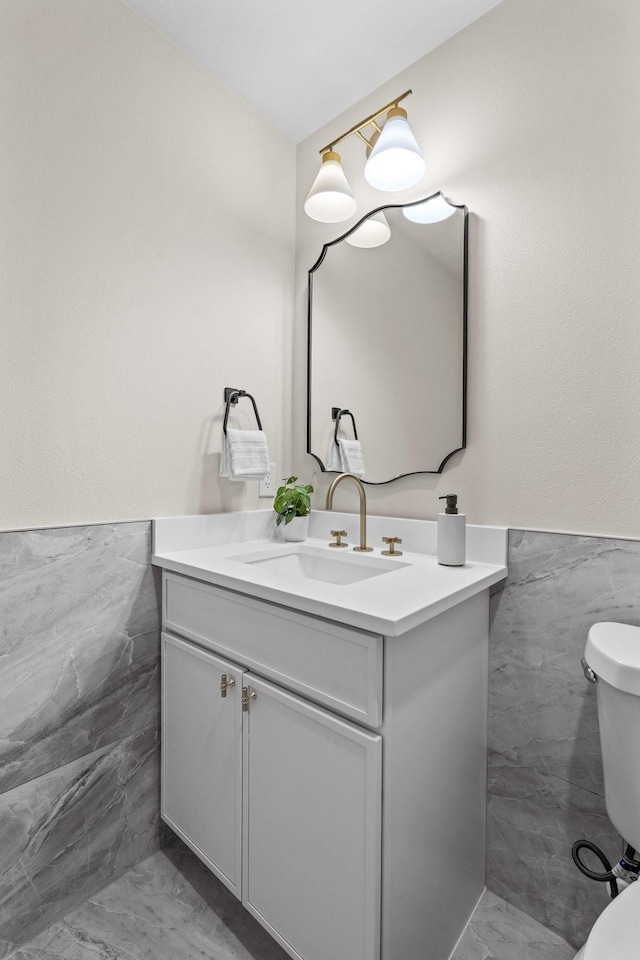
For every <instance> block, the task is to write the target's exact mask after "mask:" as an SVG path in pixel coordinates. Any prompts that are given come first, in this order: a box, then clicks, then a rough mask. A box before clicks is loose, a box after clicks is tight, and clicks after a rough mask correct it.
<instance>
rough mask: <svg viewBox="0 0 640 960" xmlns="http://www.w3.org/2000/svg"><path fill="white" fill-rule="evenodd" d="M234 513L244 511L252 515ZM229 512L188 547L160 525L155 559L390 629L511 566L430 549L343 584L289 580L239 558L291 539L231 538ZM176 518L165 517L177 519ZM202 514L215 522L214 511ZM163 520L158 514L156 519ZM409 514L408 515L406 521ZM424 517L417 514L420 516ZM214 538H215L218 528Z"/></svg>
mask: <svg viewBox="0 0 640 960" xmlns="http://www.w3.org/2000/svg"><path fill="white" fill-rule="evenodd" d="M237 516H238V517H241V518H242V517H244V518H246V516H247V515H246V514H238V515H237ZM221 517H225V515H221ZM229 517H230V515H226V519H223V520H221V525H222V527H224V530H225V537H224V539H225V540H227V542H224V543H220V542H218V543H213V544H212V545H205V546H203V545H202V544H200V545H197V546H194V547H193V548H191V549H189V548H185V538H184V537H182V538H177V539H176V538H174V539H173V545H174V546H175V545H177V544H179V545H180V549H170V547H171V546H172V543H171V537H167V536H163V535H160V534H159V533H158V531H157V530H156V535H155V537H154V543H155V546H154V553H153V556H152V562H153V563H154V564H156V565H157V566H160V567H162V568H164V569H165V570H170V571H172V572H174V573H179V574H183V575H185V576H188V577H194V578H195V579H197V580H203V581H205V582H207V583H212V584H215V585H217V586H220V587H226V588H228V589H230V590H235V591H237V592H239V593H244V594H247V595H249V596H252V597H257V598H258V599H261V600H267V601H270V602H271V603H277V604H280V605H282V606H286V607H289V608H292V609H294V610H300V611H303V612H304V613H309V614H313V615H314V616H319V617H324V618H325V619H328V620H335V621H337V622H339V623H344V624H348V625H350V626H353V627H359V628H360V629H363V630H369V631H371V632H374V633H382V634H384V635H386V636H399V635H401V634H403V633H405V632H406V631H407V630H410V629H412V628H413V627H415V626H417V625H418V624H420V623H424V622H425V621H426V620H429V619H431V618H432V617H435V616H437V615H438V614H440V613H443V612H444V611H445V610H448V609H449V608H451V607H452V606H454V605H455V604H457V603H460V602H461V601H462V600H466V599H467V598H468V597H472V596H474V594H477V593H479V592H480V591H481V590H486V589H487V588H489V587H491V586H492V585H494V584H496V583H499V582H500V581H501V580H503V579H504V578H505V577H506V575H507V568H506V566H504V565H502V564H495V563H482V562H478V561H476V560H473V561H469V562H467V563H466V564H465V565H464V566H463V567H443V566H440V565H439V564H438V562H437V560H436V558H435V557H433V556H428V555H425V554H424V553H411V552H408V551H405V552H404V553H403V555H402V557H401V558H399V559H398V569H397V570H392V571H390V572H387V573H384V574H381V575H380V576H375V577H371V578H369V579H366V580H361V581H358V582H356V583H349V584H340V585H338V584H334V583H326V582H323V581H319V580H312V579H302V578H301V579H299V580H297V581H296V582H295V585H292V583H291V581H290V579H289V578H288V577H286V576H283V574H282V572H280V571H278V570H274V569H271V567H270V565H266V566H261V565H259V564H251V563H243V562H241V559H242V557H243V556H247V555H250V554H254V553H258V552H260V551H264V550H265V549H269V550H273V551H276V553H278V552H282V553H285V552H286V551H288V550H289V549H290V548H291V546H292V544H289V543H285V542H283V541H282V540H281V539H279V538H276V537H275V536H266V537H265V536H261V537H258V538H254V539H250V540H249V539H243V538H242V537H238V540H237V541H235V542H234V541H233V540H232V539H230V538H229V533H230V530H229V523H230V521H229ZM176 519H177V518H172V519H170V520H168V521H166V523H168V524H170V523H175V520H176ZM185 519H188V520H193V519H194V518H185ZM203 520H206V521H207V523H208V524H209V525H211V522H212V518H203ZM163 522H165V521H162V520H159V521H155V524H156V525H160V524H162V523H163ZM256 522H259V521H258V520H257V518H249V521H248V522H246V523H245V524H244V526H245V536H246V535H247V534H249V535H251V533H253V532H254V530H255V524H256ZM411 522H412V521H407V520H404V521H403V523H404V524H407V523H411ZM426 522H427V521H413V523H416V524H423V523H426ZM388 525H389V524H388V523H387V526H388ZM216 526H217V525H216ZM487 529H490V528H487ZM496 529H497V528H496ZM264 531H265V526H264V524H261V526H260V532H261V533H262V532H264ZM505 536H506V531H505ZM211 539H213V540H215V539H218V538H217V537H215V536H213V537H212V538H211ZM305 546H309V547H313V548H314V549H316V550H321V551H323V554H325V553H326V556H327V559H332V560H333V559H334V557H335V551H334V550H331V549H330V548H329V546H328V541H327V540H326V539H318V538H307V540H305ZM345 552H346V551H345ZM355 557H357V562H358V563H359V564H373V565H375V564H376V563H379V562H380V553H379V550H376V551H375V553H374V554H355ZM384 559H385V560H388V558H384Z"/></svg>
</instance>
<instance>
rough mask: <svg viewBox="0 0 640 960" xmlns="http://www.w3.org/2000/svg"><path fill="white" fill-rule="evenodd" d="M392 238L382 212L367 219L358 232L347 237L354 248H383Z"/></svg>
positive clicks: (355, 231)
mask: <svg viewBox="0 0 640 960" xmlns="http://www.w3.org/2000/svg"><path fill="white" fill-rule="evenodd" d="M390 236H391V227H390V226H389V223H388V221H387V218H386V217H385V215H384V213H383V212H382V210H379V211H378V213H374V214H373V216H372V217H367V219H366V220H363V222H362V223H361V224H360V226H359V227H358V228H357V230H354V231H353V233H351V234H349V236H348V237H345V240H346V241H347V243H350V244H351V246H352V247H366V248H370V247H381V246H382V244H383V243H386V242H387V240H388V239H389V237H390Z"/></svg>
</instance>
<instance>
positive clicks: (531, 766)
mask: <svg viewBox="0 0 640 960" xmlns="http://www.w3.org/2000/svg"><path fill="white" fill-rule="evenodd" d="M491 755H493V756H496V757H502V759H503V760H507V761H508V762H509V763H512V764H515V765H517V766H519V767H523V768H524V769H526V770H535V772H536V773H541V774H543V775H544V776H547V777H553V778H554V780H560V781H561V782H563V783H566V784H568V785H569V786H570V787H578V788H579V789H580V790H584V792H585V793H590V794H591V795H592V796H594V797H599V798H600V799H601V800H604V790H602V791H600V790H590V789H589V787H585V786H584V784H583V783H579V782H578V781H577V780H569V778H568V777H561V776H559V775H558V774H557V773H553V772H552V771H551V770H549V769H547V768H546V767H544V766H538V764H536V763H529V762H528V761H526V760H520V758H519V757H514V756H512V755H511V753H510V751H505V750H498V749H496V748H495V747H490V748H489V750H488V753H487V763H488V762H489V759H490V757H491Z"/></svg>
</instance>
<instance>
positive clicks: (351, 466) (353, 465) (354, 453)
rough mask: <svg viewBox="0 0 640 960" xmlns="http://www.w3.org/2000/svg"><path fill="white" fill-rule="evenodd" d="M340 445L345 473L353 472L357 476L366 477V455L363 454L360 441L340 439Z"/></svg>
mask: <svg viewBox="0 0 640 960" xmlns="http://www.w3.org/2000/svg"><path fill="white" fill-rule="evenodd" d="M338 445H339V447H340V458H341V460H342V471H343V473H353V474H355V476H356V477H364V457H363V456H362V447H361V445H360V441H359V440H342V439H338ZM334 446H335V444H334Z"/></svg>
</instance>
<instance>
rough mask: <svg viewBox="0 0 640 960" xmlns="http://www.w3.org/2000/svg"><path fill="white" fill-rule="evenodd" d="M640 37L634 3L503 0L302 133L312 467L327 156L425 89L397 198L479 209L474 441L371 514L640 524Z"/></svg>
mask: <svg viewBox="0 0 640 960" xmlns="http://www.w3.org/2000/svg"><path fill="white" fill-rule="evenodd" d="M639 47H640V5H639V4H638V3H637V0H617V2H616V3H611V0H580V2H576V0H505V2H504V3H503V4H501V5H500V6H498V7H496V8H495V9H494V10H493V11H491V12H490V13H488V14H487V15H486V16H485V17H483V18H482V19H481V20H479V21H477V22H475V23H473V24H471V25H470V26H469V27H467V28H466V29H465V30H464V31H462V32H461V33H459V34H458V35H457V36H455V37H453V38H452V39H451V40H450V41H448V42H447V43H445V44H443V45H442V46H441V47H439V48H437V49H436V50H435V51H433V52H432V53H430V54H428V55H427V56H426V57H424V58H423V59H422V60H420V61H418V62H417V63H416V64H414V65H413V66H412V67H410V68H409V69H408V70H406V71H404V72H403V73H402V74H400V75H398V76H397V77H395V78H394V79H393V80H392V81H390V82H389V83H388V84H385V85H384V86H383V87H381V88H379V89H378V90H377V91H376V92H374V93H373V94H371V96H369V97H367V98H366V99H365V100H363V101H361V102H360V103H359V104H357V105H356V106H355V107H354V108H353V109H351V110H349V111H348V112H346V113H345V114H343V115H342V116H340V117H338V118H336V120H335V121H333V122H332V123H331V124H329V125H328V126H326V127H325V128H324V129H323V130H321V131H319V132H318V133H317V134H316V135H314V136H313V137H310V138H309V139H308V140H307V141H305V142H304V143H302V144H301V145H299V147H298V200H297V218H298V219H297V270H296V305H295V310H296V318H295V322H296V336H295V358H296V359H295V366H294V397H295V407H294V413H295V423H294V450H295V451H296V452H297V453H298V456H299V462H298V470H299V471H304V472H305V474H306V475H311V473H312V471H313V468H314V462H313V461H312V460H311V458H310V457H307V456H306V455H304V454H300V451H304V449H305V431H304V397H305V383H304V363H303V357H304V349H305V337H306V327H305V324H306V311H305V296H306V271H307V269H308V267H309V266H310V265H311V264H312V263H313V262H314V261H315V259H316V257H317V256H318V253H319V252H320V249H321V247H322V244H323V243H324V242H325V241H326V240H328V239H333V238H334V237H335V236H337V235H338V234H340V233H342V232H343V231H344V229H345V226H346V225H343V224H338V225H335V226H334V227H331V226H328V225H322V224H317V223H314V222H312V221H311V220H309V219H308V218H307V217H306V216H305V215H304V213H303V212H302V204H303V201H304V197H305V195H306V192H307V190H308V189H309V186H310V184H311V182H312V180H313V178H314V176H315V173H316V170H317V165H318V161H319V158H318V154H317V150H318V149H319V147H321V146H322V145H323V144H325V143H327V142H328V141H329V140H330V139H331V137H333V136H337V135H338V134H340V133H341V132H343V131H344V130H346V129H347V128H348V127H349V126H351V125H352V124H353V123H355V122H357V121H358V120H360V119H361V118H362V117H364V116H366V115H367V114H368V113H370V112H372V111H373V110H375V109H376V108H377V107H379V106H381V105H382V104H384V103H385V102H387V101H388V100H389V99H391V98H392V97H393V96H394V95H396V94H399V93H401V92H402V91H404V90H405V89H406V88H408V87H412V88H413V96H412V97H411V98H409V100H408V102H407V107H408V109H409V119H410V122H411V125H412V127H413V130H414V132H415V134H416V136H417V138H418V140H419V142H420V143H421V145H422V147H423V150H424V154H425V158H426V162H427V173H426V175H425V177H424V180H423V182H422V184H421V185H419V186H418V187H415V188H413V189H412V190H411V191H407V192H406V193H403V194H395V195H394V196H395V197H398V198H399V199H400V200H409V199H417V198H418V197H419V196H422V195H427V194H429V193H432V192H433V191H434V190H436V189H439V188H440V189H442V191H443V192H444V194H445V195H446V196H447V197H449V198H450V199H451V200H452V201H453V202H455V203H466V204H467V205H468V207H469V209H470V211H471V214H472V215H471V220H470V312H469V334H470V342H469V348H470V352H469V422H468V427H469V431H468V433H469V436H468V439H469V444H468V448H467V450H466V451H465V452H464V453H462V454H457V455H456V456H455V457H454V458H453V459H452V460H451V461H450V462H449V464H448V465H447V467H446V468H445V472H444V474H443V475H442V476H440V477H417V478H413V479H411V478H408V479H406V480H400V481H396V482H394V483H393V484H391V485H388V486H383V487H373V488H369V491H368V494H369V504H370V509H371V511H372V512H373V513H377V514H393V515H407V516H415V517H427V518H432V517H434V516H435V515H436V513H437V512H438V510H440V509H441V507H440V506H439V505H438V501H437V497H438V495H440V494H442V493H448V492H457V493H458V494H459V495H460V500H461V504H462V507H463V509H465V511H466V513H467V514H468V516H469V519H470V520H472V521H475V522H480V523H502V524H509V525H513V526H519V525H521V526H528V527H533V528H545V529H554V530H565V531H570V532H585V533H594V534H604V535H616V536H623V537H625V536H631V537H638V536H640V309H639V307H640V269H639V267H638V264H639V253H640V244H639V240H638V223H639V222H640V172H639V171H640V124H639V122H638V103H640V70H639V69H638V49H639ZM340 149H341V153H342V155H343V161H344V166H345V171H346V173H347V176H348V177H349V179H350V182H351V184H352V186H353V187H354V190H355V192H356V197H357V199H358V204H359V211H360V215H361V214H362V213H364V212H366V210H367V209H370V208H372V207H374V206H378V205H379V204H380V202H383V201H381V199H380V198H381V197H382V198H383V200H384V199H386V198H387V197H388V196H389V195H387V194H380V193H377V192H376V191H373V190H371V189H370V188H369V187H368V186H367V185H366V183H365V181H364V179H363V177H362V166H363V161H364V155H363V150H362V144H361V143H360V142H358V140H357V139H356V138H351V139H350V140H349V141H347V142H346V143H345V144H344V145H343V146H342V148H340ZM354 219H355V218H354ZM351 222H353V221H351ZM381 386H384V385H381ZM319 485H320V486H321V487H323V488H324V486H325V484H324V479H322V480H321V481H320V483H319ZM343 489H344V488H343ZM352 504H354V501H353V500H352V498H351V497H350V495H348V494H347V493H346V491H345V492H344V493H341V494H340V497H339V498H337V499H336V506H337V507H341V506H344V507H347V506H351V505H352Z"/></svg>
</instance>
